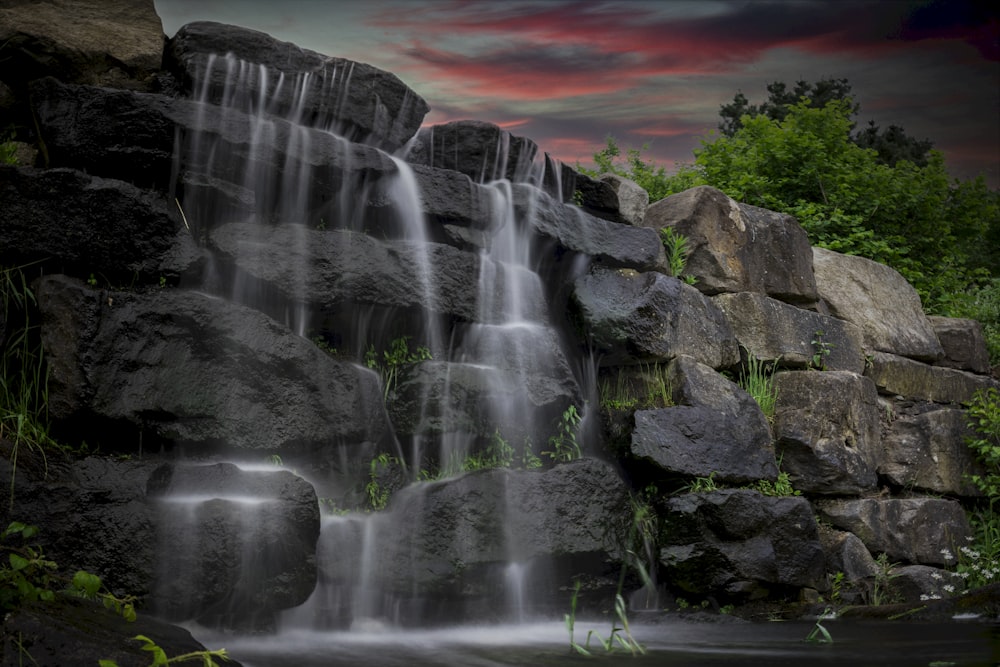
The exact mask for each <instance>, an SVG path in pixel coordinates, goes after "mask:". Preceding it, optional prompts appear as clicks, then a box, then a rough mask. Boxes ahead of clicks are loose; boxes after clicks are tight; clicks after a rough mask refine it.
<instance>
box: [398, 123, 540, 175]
mask: <svg viewBox="0 0 1000 667" xmlns="http://www.w3.org/2000/svg"><path fill="white" fill-rule="evenodd" d="M408 148H409V152H408V153H407V155H406V159H407V161H409V162H412V163H413V164H418V165H426V166H429V167H436V168H438V169H450V170H452V171H457V172H459V173H462V174H465V175H466V176H468V177H469V178H471V179H472V180H473V181H474V182H475V183H489V182H490V181H497V180H500V179H504V178H505V179H507V180H509V181H512V182H515V183H521V182H531V181H536V180H537V175H535V174H534V173H533V172H535V171H536V170H535V169H533V166H534V161H535V156H536V155H537V154H538V145H537V144H536V143H535V142H534V141H532V140H531V139H525V138H524V137H518V136H516V135H513V134H511V133H510V132H508V131H506V130H503V129H501V128H499V127H498V126H496V125H494V124H492V123H487V122H484V121H479V120H456V121H452V122H450V123H444V124H443V125H433V126H431V127H424V128H421V130H420V131H419V132H418V133H417V136H416V137H415V138H414V140H413V142H412V143H411V144H410V146H409V147H408Z"/></svg>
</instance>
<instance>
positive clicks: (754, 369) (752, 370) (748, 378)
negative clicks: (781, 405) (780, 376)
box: [739, 348, 778, 422]
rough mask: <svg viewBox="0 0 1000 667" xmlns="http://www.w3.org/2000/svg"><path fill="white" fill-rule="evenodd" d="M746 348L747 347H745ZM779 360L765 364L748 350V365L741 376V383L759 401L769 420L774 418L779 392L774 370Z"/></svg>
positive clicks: (744, 389) (758, 403)
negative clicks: (775, 384)
mask: <svg viewBox="0 0 1000 667" xmlns="http://www.w3.org/2000/svg"><path fill="white" fill-rule="evenodd" d="M744 350H746V348H744ZM776 366H777V362H775V363H773V364H765V363H764V362H763V361H761V360H760V359H758V358H757V357H756V356H754V355H752V354H750V352H749V351H747V365H746V369H745V370H744V372H743V374H742V375H741V376H740V381H739V385H740V387H741V388H742V389H743V391H745V392H746V393H748V394H750V396H751V397H752V398H753V400H755V401H757V405H759V406H760V410H761V412H763V413H764V416H765V417H766V418H767V421H769V422H771V421H773V420H774V408H775V404H776V403H777V400H778V393H777V390H776V389H775V387H774V370H775V368H776Z"/></svg>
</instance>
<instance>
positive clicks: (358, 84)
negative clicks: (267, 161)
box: [164, 21, 428, 151]
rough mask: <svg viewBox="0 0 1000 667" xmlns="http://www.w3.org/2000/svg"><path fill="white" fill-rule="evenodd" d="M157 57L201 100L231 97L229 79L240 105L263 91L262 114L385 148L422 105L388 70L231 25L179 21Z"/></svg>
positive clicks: (404, 137)
mask: <svg viewBox="0 0 1000 667" xmlns="http://www.w3.org/2000/svg"><path fill="white" fill-rule="evenodd" d="M164 64H165V65H166V66H167V67H168V68H170V69H172V70H173V71H174V72H176V73H177V74H178V76H179V78H180V79H181V82H182V85H183V86H184V87H185V89H186V90H187V91H188V94H189V95H191V96H192V97H195V96H199V95H202V94H204V93H206V92H207V100H208V101H211V102H213V103H216V104H218V103H220V101H223V100H226V101H227V102H229V103H231V102H232V101H233V91H234V88H233V86H235V87H236V88H235V89H236V90H237V92H238V96H239V97H240V98H241V99H244V100H245V103H246V104H247V105H249V104H251V101H252V100H255V99H258V97H259V96H260V97H264V98H265V99H267V111H268V112H269V113H272V114H275V115H279V116H286V115H291V114H294V115H297V116H298V117H300V118H302V119H304V120H305V121H306V124H308V125H311V126H316V127H323V128H326V129H330V130H333V131H334V132H336V133H337V134H339V135H341V136H343V137H345V138H346V139H348V140H350V141H357V142H364V143H368V144H371V145H373V146H377V147H379V148H382V149H385V150H388V151H394V150H396V149H398V148H400V147H401V146H402V145H403V144H405V143H406V142H407V141H408V140H409V139H410V137H412V136H413V135H414V133H416V131H417V128H419V127H420V123H421V122H422V121H423V118H424V115H425V114H426V113H427V111H428V106H427V103H426V102H424V100H423V99H422V98H421V97H420V96H419V95H417V94H416V93H414V92H413V91H412V90H410V89H409V88H408V87H407V86H406V85H405V84H404V83H403V82H402V81H400V80H399V79H398V78H397V77H396V76H395V75H394V74H391V73H389V72H385V71H382V70H380V69H377V68H375V67H372V66H371V65H366V64H364V63H357V62H352V61H350V60H345V59H343V58H332V57H329V56H324V55H322V54H319V53H316V52H314V51H309V50H308V49H303V48H300V47H298V46H296V45H294V44H290V43H288V42H281V41H278V40H276V39H274V38H273V37H271V36H270V35H266V34H264V33H262V32H258V31H256V30H250V29H248V28H241V27H237V26H232V25H223V24H220V23H211V22H208V21H199V22H195V23H189V24H187V25H185V26H183V27H182V28H181V29H180V30H178V31H177V34H176V35H175V36H174V37H173V39H171V40H170V41H169V43H168V45H167V49H166V53H165V56H164ZM279 86H280V87H279ZM262 88H263V90H262Z"/></svg>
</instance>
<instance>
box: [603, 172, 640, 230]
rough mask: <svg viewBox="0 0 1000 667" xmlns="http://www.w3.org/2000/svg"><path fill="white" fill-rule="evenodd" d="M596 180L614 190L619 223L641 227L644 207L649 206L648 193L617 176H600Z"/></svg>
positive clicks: (633, 183) (635, 184) (637, 185)
mask: <svg viewBox="0 0 1000 667" xmlns="http://www.w3.org/2000/svg"><path fill="white" fill-rule="evenodd" d="M598 178H599V180H601V181H603V182H605V183H607V184H608V185H610V186H611V187H612V189H613V190H614V193H615V196H616V197H617V199H618V212H619V217H620V218H621V220H620V222H623V223H625V224H628V225H635V226H636V227H640V226H642V221H643V219H645V217H646V207H647V206H649V193H648V192H646V191H645V190H644V189H643V188H642V187H641V186H640V185H639V184H638V183H636V182H635V181H630V180H628V179H627V178H622V177H621V176H619V175H617V174H601V175H600V176H599V177H598Z"/></svg>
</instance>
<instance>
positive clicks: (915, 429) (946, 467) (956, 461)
mask: <svg viewBox="0 0 1000 667" xmlns="http://www.w3.org/2000/svg"><path fill="white" fill-rule="evenodd" d="M967 421H968V417H967V416H966V414H965V412H964V411H962V410H954V409H949V410H932V411H929V412H925V413H923V414H920V415H915V416H907V415H904V416H901V417H899V418H898V419H897V420H895V421H893V422H892V424H891V425H890V427H889V431H888V433H886V435H885V436H884V437H883V438H882V449H883V453H882V456H881V457H880V461H881V462H880V463H879V468H878V472H879V474H880V475H884V476H885V477H886V478H888V480H889V481H890V482H891V483H892V484H894V485H895V486H899V487H904V488H914V489H919V490H921V491H927V492H931V493H943V494H954V495H960V496H976V495H979V490H978V489H977V487H975V486H974V485H973V484H972V483H971V482H969V480H968V476H969V475H983V474H984V473H985V471H984V470H983V469H982V467H981V466H980V465H979V464H978V463H977V462H976V460H975V459H974V457H973V455H972V452H971V451H970V450H969V448H968V447H967V446H966V445H965V440H966V438H969V437H971V436H972V431H971V429H969V427H968V426H967V425H966V422H967Z"/></svg>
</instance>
